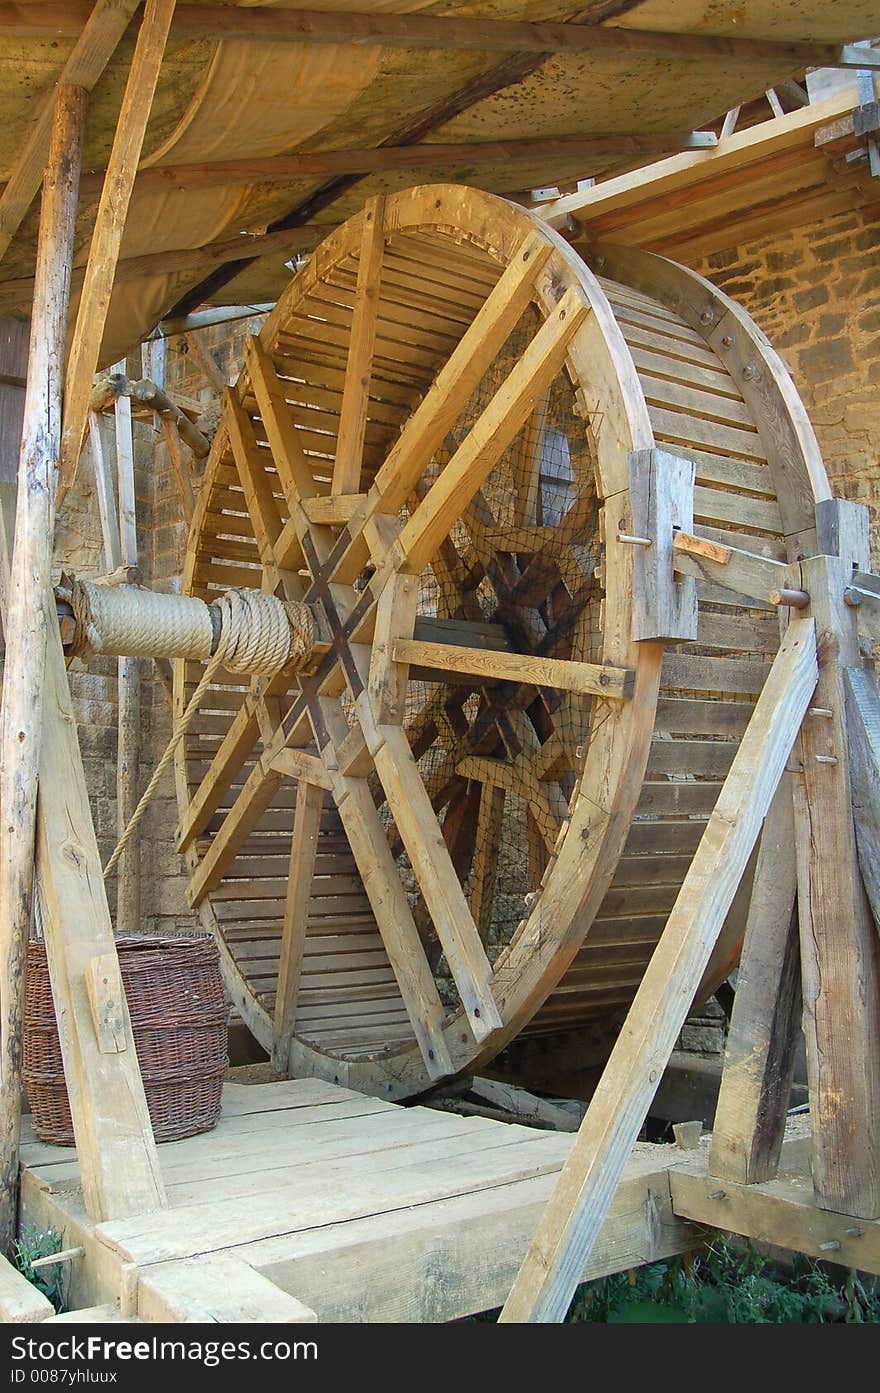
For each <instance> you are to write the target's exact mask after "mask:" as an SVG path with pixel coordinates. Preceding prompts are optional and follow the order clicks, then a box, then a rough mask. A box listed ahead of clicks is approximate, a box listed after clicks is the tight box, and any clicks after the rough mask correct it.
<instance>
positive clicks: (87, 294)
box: [57, 0, 175, 507]
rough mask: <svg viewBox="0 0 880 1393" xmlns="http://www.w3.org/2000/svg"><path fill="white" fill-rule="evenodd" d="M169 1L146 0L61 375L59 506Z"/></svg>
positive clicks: (72, 467) (81, 422) (76, 449)
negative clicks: (65, 364) (63, 380)
mask: <svg viewBox="0 0 880 1393" xmlns="http://www.w3.org/2000/svg"><path fill="white" fill-rule="evenodd" d="M174 5H175V0H146V5H145V8H144V17H143V20H142V22H141V27H140V30H139V33H138V39H137V44H136V46H135V51H134V57H133V58H132V63H131V68H130V70H129V74H128V81H127V82H126V85H125V94H124V96H123V98H122V108H121V110H120V112H119V120H118V123H117V126H116V134H115V136H114V138H113V148H112V150H111V152H110V160H109V162H108V165H107V174H106V177H105V179H104V187H103V190H102V192H101V199H100V202H99V204H98V211H97V213H96V215H95V226H94V231H93V233H92V241H91V246H90V248H89V259H88V264H87V266H86V271H85V276H84V278H83V288H82V294H81V296H80V302H79V310H78V313H77V317H76V325H75V327H74V331H73V336H72V339H71V347H70V356H69V358H68V363H67V375H66V379H65V391H64V430H63V434H62V438H61V461H60V469H59V477H58V496H57V502H58V506H59V507H60V506H61V504H62V502H63V500H64V496H65V494H66V493H67V490H68V489H69V488H70V485H71V483H72V482H73V478H74V475H75V474H76V467H77V463H78V461H79V453H80V450H81V448H82V439H83V432H84V430H85V426H86V417H87V413H88V407H89V396H90V394H91V390H92V379H93V377H94V375H95V369H96V368H97V366H98V359H99V354H100V352H101V341H102V339H103V336H104V326H105V324H106V321H107V311H108V309H109V307H110V294H111V291H112V289H113V281H114V278H115V275H116V263H117V261H118V259H119V248H120V245H121V242H122V234H123V231H124V229H125V219H126V215H127V213H128V203H129V199H130V198H131V191H132V187H133V184H134V176H135V171H136V169H137V164H138V160H139V159H140V156H141V147H142V145H143V139H144V133H145V131H146V128H147V121H148V120H149V116H150V109H151V107H152V102H153V93H154V91H155V89H156V82H157V80H158V77H159V69H160V67H161V65H162V55H163V53H164V51H165V40H166V38H167V36H168V30H169V27H170V24H171V17H172V15H173V13H174Z"/></svg>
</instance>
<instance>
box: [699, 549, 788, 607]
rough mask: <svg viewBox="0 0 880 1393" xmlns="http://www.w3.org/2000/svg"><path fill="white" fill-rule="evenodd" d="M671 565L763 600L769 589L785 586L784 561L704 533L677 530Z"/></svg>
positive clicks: (739, 592) (768, 593)
mask: <svg viewBox="0 0 880 1393" xmlns="http://www.w3.org/2000/svg"><path fill="white" fill-rule="evenodd" d="M672 555H673V565H674V567H675V569H676V571H677V572H678V573H679V575H683V576H696V578H697V580H705V581H708V582H709V583H710V584H711V585H723V586H724V587H725V589H726V590H735V591H736V592H737V593H738V594H740V595H748V596H749V597H750V598H752V599H754V600H762V601H764V603H765V604H766V602H767V599H768V597H769V595H770V592H771V590H775V589H780V588H781V587H783V586H784V581H785V572H786V566H785V562H784V561H773V560H772V559H771V558H770V557H769V556H758V555H756V553H755V552H751V551H741V550H740V549H739V548H738V547H728V546H721V545H720V544H719V543H718V542H713V541H710V540H709V539H708V538H707V537H698V536H692V535H691V534H689V533H687V532H676V534H675V540H674V542H673V552H672Z"/></svg>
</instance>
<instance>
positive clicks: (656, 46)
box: [0, 0, 880, 80]
mask: <svg viewBox="0 0 880 1393" xmlns="http://www.w3.org/2000/svg"><path fill="white" fill-rule="evenodd" d="M35 10H36V13H34V11H35ZM87 12H88V6H87V5H84V4H83V3H78V0H60V3H59V2H58V0H55V3H52V2H51V0H49V3H45V4H42V5H40V6H38V7H35V6H30V5H21V4H17V5H16V4H7V5H3V6H0V33H3V32H4V31H5V32H6V33H7V34H9V35H10V36H18V37H22V36H26V35H29V34H30V35H33V34H39V33H44V34H54V35H60V34H71V33H76V32H78V31H79V29H80V28H81V27H82V24H83V23H84V20H85V16H86V14H87ZM174 31H175V34H179V35H181V36H183V35H188V36H190V37H193V38H198V39H213V40H219V39H236V40H238V41H242V40H251V41H254V42H263V41H270V42H274V43H296V44H305V43H311V44H357V45H358V46H360V47H364V46H370V45H374V46H378V47H382V48H387V47H403V48H428V49H460V50H468V49H476V50H478V51H481V52H495V53H586V54H591V55H592V54H618V53H624V54H650V55H652V56H655V57H672V58H679V59H681V58H689V59H694V60H704V59H707V58H716V59H717V58H723V59H727V60H729V61H732V62H736V61H741V62H745V63H749V62H758V61H765V62H771V61H773V60H777V61H778V62H779V67H780V80H781V78H782V77H785V76H787V74H788V73H790V72H795V71H797V70H799V69H801V68H803V67H805V66H820V67H829V66H835V65H838V64H843V65H844V66H847V67H850V66H852V67H856V68H858V67H860V66H861V67H871V66H877V64H878V61H880V60H878V58H877V56H876V54H873V55H872V54H871V50H870V49H868V50H865V49H855V48H852V49H850V48H845V49H844V50H843V52H841V46H840V44H834V43H814V42H803V41H797V40H778V39H765V38H738V37H731V36H729V35H724V34H703V33H699V34H697V33H688V32H685V33H674V32H673V33H670V32H666V31H661V32H655V31H650V30H643V29H623V28H619V27H610V28H606V27H604V26H602V27H599V26H597V25H594V24H573V23H569V24H565V23H561V24H560V23H547V22H543V23H530V22H527V21H519V20H494V19H459V18H457V17H456V16H454V15H449V16H446V15H443V16H440V15H424V14H405V15H397V14H381V13H379V14H377V13H368V12H367V13H362V14H352V13H349V12H348V11H339V12H325V11H315V10H306V9H302V10H293V9H290V10H288V9H275V8H270V7H267V6H258V5H254V6H249V7H247V8H243V9H241V10H239V9H238V8H237V7H234V6H215V5H198V4H184V5H179V6H178V11H177V16H176V18H175V22H174Z"/></svg>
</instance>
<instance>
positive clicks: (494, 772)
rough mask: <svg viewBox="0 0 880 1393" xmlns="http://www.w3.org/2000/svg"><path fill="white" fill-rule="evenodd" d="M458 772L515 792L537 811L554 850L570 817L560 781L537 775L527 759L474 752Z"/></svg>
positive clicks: (542, 829)
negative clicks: (550, 780)
mask: <svg viewBox="0 0 880 1393" xmlns="http://www.w3.org/2000/svg"><path fill="white" fill-rule="evenodd" d="M455 772H456V773H457V774H460V775H461V777H462V778H463V779H478V780H479V782H480V783H482V784H488V785H490V786H491V787H493V788H498V789H502V790H506V791H507V792H508V793H515V794H516V795H517V796H518V797H519V798H522V799H524V800H525V802H526V803H528V805H529V807H530V808H531V809H532V811H533V815H534V817H535V821H536V823H537V825H538V827H539V828H540V829H541V835H542V836H543V838H544V841H545V842H546V844H547V846H548V848H550V850H552V849H553V846H554V845H555V842H556V838H557V837H558V835H559V829H560V827H561V826H562V824H563V822H564V821H565V819H566V818H567V817H568V804H567V803H566V801H565V797H564V795H563V794H562V791H561V790H560V788H559V785H558V784H553V783H549V782H544V781H543V780H541V779H539V778H537V777H536V775H535V773H534V771H533V770H532V768H531V765H530V763H529V761H528V760H527V759H523V758H520V759H516V760H512V761H509V760H504V759H486V758H479V757H477V756H474V755H471V756H469V757H468V758H467V759H463V760H461V761H460V762H459V763H458V764H457V765H456V769H455Z"/></svg>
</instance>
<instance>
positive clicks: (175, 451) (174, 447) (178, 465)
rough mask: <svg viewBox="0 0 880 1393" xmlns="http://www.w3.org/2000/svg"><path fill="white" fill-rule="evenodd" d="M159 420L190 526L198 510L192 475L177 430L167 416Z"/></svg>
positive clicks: (181, 508) (185, 515)
mask: <svg viewBox="0 0 880 1393" xmlns="http://www.w3.org/2000/svg"><path fill="white" fill-rule="evenodd" d="M159 420H160V422H161V424H162V437H163V439H164V441H165V448H166V450H167V451H168V458H169V460H170V461H171V469H172V472H173V474H174V479H175V482H176V484H177V492H178V494H179V495H180V511H181V512H182V513H183V520H184V522H185V523H186V525H187V527H189V525H190V523H191V522H192V520H193V514H194V513H195V510H196V495H195V490H194V489H193V485H192V475H191V474H190V472H189V469H188V468H187V465H186V462H185V460H184V458H183V452H182V450H181V448H180V437H179V436H178V434H177V431H176V430H175V428H174V426H173V425H172V423H171V422H170V421H169V420H168V418H167V416H160V417H159Z"/></svg>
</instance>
